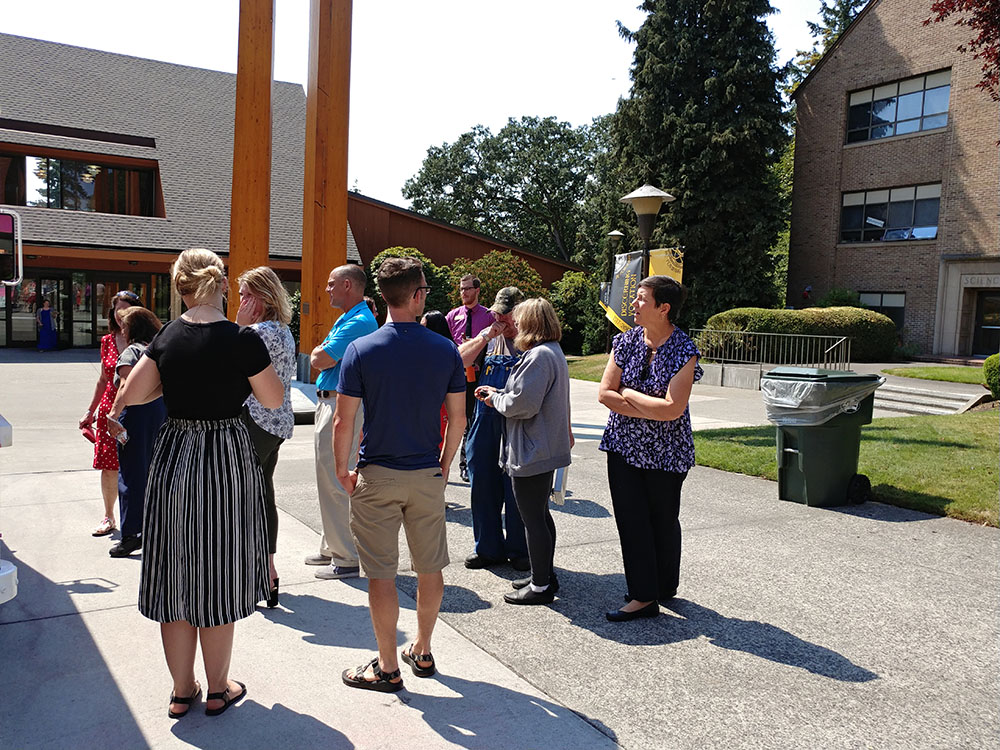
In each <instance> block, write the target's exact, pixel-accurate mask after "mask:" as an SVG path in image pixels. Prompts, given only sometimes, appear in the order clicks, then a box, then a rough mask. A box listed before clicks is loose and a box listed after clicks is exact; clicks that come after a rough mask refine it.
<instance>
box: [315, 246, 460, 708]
mask: <svg viewBox="0 0 1000 750" xmlns="http://www.w3.org/2000/svg"><path fill="white" fill-rule="evenodd" d="M378 286H379V291H380V292H381V293H382V298H383V299H385V301H386V304H387V305H388V307H389V314H388V318H387V320H386V324H385V325H384V326H382V328H380V329H379V330H378V331H376V332H375V333H373V334H371V335H370V336H366V337H365V338H363V339H360V340H358V341H355V342H354V343H352V344H351V345H350V346H348V347H347V351H346V352H345V353H344V358H343V366H342V368H341V371H340V384H339V386H338V388H337V390H338V392H339V394H340V395H339V396H338V397H337V411H336V414H335V415H334V418H333V451H334V456H335V458H336V463H337V479H338V480H339V481H340V483H341V484H342V485H343V486H344V488H345V489H346V490H347V492H348V493H350V495H351V531H352V532H353V533H354V540H355V542H356V543H357V548H358V557H359V559H360V560H361V567H362V568H364V571H365V575H367V576H368V578H369V581H368V604H369V606H370V608H371V616H372V625H373V626H374V628H375V640H376V641H377V642H378V656H377V657H376V658H375V659H373V660H371V661H370V662H368V663H366V664H362V665H361V666H360V667H357V668H356V669H347V670H344V673H343V675H342V678H343V680H344V683H345V684H346V685H348V686H350V687H357V688H364V689H366V690H378V691H381V692H385V693H390V692H396V691H397V690H401V689H402V688H403V680H402V678H401V677H400V676H399V664H398V661H397V657H396V623H397V621H398V619H399V600H398V597H397V595H396V568H397V566H398V564H399V527H400V525H402V526H403V528H404V529H405V531H406V541H407V544H408V546H409V548H410V561H411V563H410V564H411V567H412V569H413V570H414V571H415V572H416V573H417V638H416V640H415V641H414V642H413V643H412V644H410V645H408V646H407V647H406V648H404V649H403V651H402V653H400V655H399V656H400V657H401V658H402V659H403V661H404V662H406V663H407V664H409V665H410V668H411V669H412V670H413V674H414V675H416V676H417V677H430V676H431V675H432V674H434V672H435V664H434V659H433V657H432V656H431V634H432V632H433V630H434V623H435V622H436V621H437V616H438V611H439V610H440V608H441V597H442V595H443V593H444V577H443V576H442V574H441V571H442V570H444V568H445V567H446V566H447V565H448V540H447V536H446V534H445V517H444V490H445V486H446V485H447V484H448V471H449V468H450V467H451V462H452V459H453V458H454V457H455V453H456V451H457V450H458V446H459V444H460V443H461V441H462V433H463V432H464V431H465V368H464V367H463V366H462V358H461V357H460V356H459V354H458V349H457V348H456V347H455V345H454V344H453V343H452V342H450V341H448V340H447V339H446V338H444V337H443V336H440V335H438V334H437V333H434V332H433V331H430V330H428V329H426V328H424V327H423V326H422V325H420V324H419V323H417V319H418V318H419V317H420V315H421V314H422V313H423V311H424V304H425V302H426V301H427V293H428V291H430V287H429V286H427V282H426V280H425V279H424V272H423V266H422V265H421V263H420V261H418V260H416V259H414V258H388V259H386V260H385V261H384V262H383V263H382V265H381V266H380V267H379V271H378ZM442 403H444V405H445V410H446V412H447V414H448V425H447V427H446V428H445V434H444V441H443V443H442V442H441V404H442ZM362 404H363V406H364V415H365V418H364V421H365V426H364V439H363V440H362V441H361V451H360V456H359V458H358V468H357V471H351V467H350V458H351V452H352V443H351V442H350V438H351V434H352V433H351V430H352V428H353V425H354V420H355V417H356V414H357V412H358V409H359V408H360V407H361V406H362ZM439 443H440V444H441V449H440V452H439V450H438V445H439Z"/></svg>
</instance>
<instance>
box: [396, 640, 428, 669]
mask: <svg viewBox="0 0 1000 750" xmlns="http://www.w3.org/2000/svg"><path fill="white" fill-rule="evenodd" d="M399 656H400V658H402V660H403V661H405V662H406V663H407V664H409V665H410V669H412V670H413V674H414V675H416V676H417V677H431V676H432V675H433V674H434V673H435V672H437V669H435V667H434V657H433V656H431V655H430V654H415V653H413V644H412V643H411V644H410V647H409V648H404V649H403V650H402V651H400V652H399ZM418 661H429V662H430V663H431V665H430V666H429V667H421V666H420V665H418V664H417V662H418Z"/></svg>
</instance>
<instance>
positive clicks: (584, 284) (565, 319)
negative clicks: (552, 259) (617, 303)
mask: <svg viewBox="0 0 1000 750" xmlns="http://www.w3.org/2000/svg"><path fill="white" fill-rule="evenodd" d="M597 299H598V290H597V285H596V284H594V283H593V282H592V281H591V280H590V277H589V276H588V275H587V274H585V273H582V272H580V271H567V272H566V273H564V274H563V277H562V278H561V279H559V280H558V281H556V282H555V283H554V284H553V285H552V287H551V288H550V289H549V300H550V301H551V302H552V306H553V307H554V308H555V309H556V313H557V314H558V315H559V322H560V323H562V334H563V338H562V342H561V344H562V348H563V351H564V352H566V353H567V354H593V353H595V352H599V351H603V349H604V334H605V322H604V311H603V310H602V309H601V306H600V305H599V304H598V303H597Z"/></svg>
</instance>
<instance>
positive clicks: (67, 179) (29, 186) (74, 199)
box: [0, 155, 156, 216]
mask: <svg viewBox="0 0 1000 750" xmlns="http://www.w3.org/2000/svg"><path fill="white" fill-rule="evenodd" d="M0 178H2V179H3V183H2V188H3V190H2V197H3V202H4V203H7V204H9V205H15V206H18V205H19V206H38V207H42V208H63V209H68V210H70V211H99V212H101V213H108V214H125V215H128V216H155V215H156V199H155V195H156V188H155V185H156V172H155V170H153V169H135V168H129V167H116V166H108V165H104V164H90V163H87V162H83V161H72V160H69V159H55V158H50V157H47V156H13V155H0Z"/></svg>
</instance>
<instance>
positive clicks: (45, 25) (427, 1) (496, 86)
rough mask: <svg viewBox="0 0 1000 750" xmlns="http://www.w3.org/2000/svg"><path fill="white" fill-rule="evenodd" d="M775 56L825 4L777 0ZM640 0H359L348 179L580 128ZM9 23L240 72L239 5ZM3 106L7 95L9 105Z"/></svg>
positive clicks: (303, 8)
mask: <svg viewBox="0 0 1000 750" xmlns="http://www.w3.org/2000/svg"><path fill="white" fill-rule="evenodd" d="M771 3H772V5H773V6H774V7H775V8H776V9H777V10H778V13H776V14H774V15H773V16H771V18H770V19H769V25H770V26H771V30H772V32H773V33H774V35H775V43H776V46H777V49H778V61H779V62H781V63H784V62H786V61H787V60H789V59H790V58H791V57H793V56H794V54H795V52H796V50H799V49H807V48H809V47H811V46H812V40H811V38H810V36H809V32H808V29H807V27H806V21H807V20H815V18H816V17H817V16H818V15H819V6H820V0H771ZM638 4H639V0H506V2H503V3H498V2H495V1H487V0H424V1H423V2H414V0H355V2H354V4H353V16H352V35H351V37H352V38H351V102H350V117H351V120H350V136H349V138H350V142H349V154H348V185H349V186H350V187H351V188H357V189H358V190H359V191H360V192H362V193H364V194H365V195H368V196H370V197H372V198H377V199H379V200H382V201H386V202H387V203H392V204H395V205H399V206H408V201H407V200H406V199H405V198H403V196H402V193H401V190H402V187H403V184H404V183H405V182H406V180H407V179H408V178H410V177H412V176H413V175H414V174H416V173H417V172H418V171H419V169H420V165H421V163H422V162H423V159H424V157H425V156H426V153H427V149H428V148H429V147H430V146H439V145H441V144H443V143H450V142H453V141H454V140H455V139H456V138H457V137H458V136H459V135H461V134H462V133H464V132H467V131H468V130H470V129H471V128H472V127H473V126H474V125H477V124H482V125H485V126H487V127H489V128H490V129H491V130H493V131H494V132H495V131H497V130H499V129H500V128H501V127H503V125H504V124H505V123H506V122H507V119H508V118H510V117H513V118H520V117H522V116H536V117H548V116H554V117H556V118H557V119H559V120H563V121H567V122H569V123H571V124H572V125H574V126H579V125H584V124H588V123H590V121H591V120H592V119H593V118H594V117H598V116H600V115H604V114H608V113H609V112H612V111H614V109H615V107H616V105H617V102H618V98H619V97H621V96H627V95H628V90H629V85H630V81H629V76H628V71H629V66H630V65H631V62H632V45H631V44H629V43H628V42H626V41H624V40H623V39H621V37H620V36H619V34H618V29H617V25H616V21H621V23H622V24H623V25H624V26H625V27H626V28H629V29H633V30H634V29H637V28H638V27H639V26H640V25H641V24H642V20H643V18H644V17H645V14H644V13H642V12H641V11H639V10H637V8H636V6H637V5H638ZM4 5H5V7H4V9H3V13H2V14H0V31H2V32H4V33H8V34H17V35H19V36H27V37H32V38H35V39H45V40H49V41H54V42H62V43H65V44H74V45H78V46H81V47H90V48H92V49H100V50H106V51H109V52H118V53H121V54H126V55H135V56H137V57H147V58H152V59H155V60H163V61H167V62H173V63H180V64H182V65H191V66H194V67H199V68H208V69H211V70H222V71H228V72H235V71H236V61H237V35H238V27H239V0H171V1H170V2H161V3H146V2H136V0H93V1H92V2H89V3H81V2H79V0H44V2H41V1H40V2H33V3H29V2H18V3H14V2H8V3H4ZM274 26H275V30H274V31H275V49H274V77H275V79H276V80H279V81H292V82H295V83H300V84H302V85H303V86H304V85H305V84H306V79H307V75H308V46H309V29H308V27H309V0H276V10H275V22H274ZM2 107H3V103H2V102H0V113H2Z"/></svg>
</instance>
